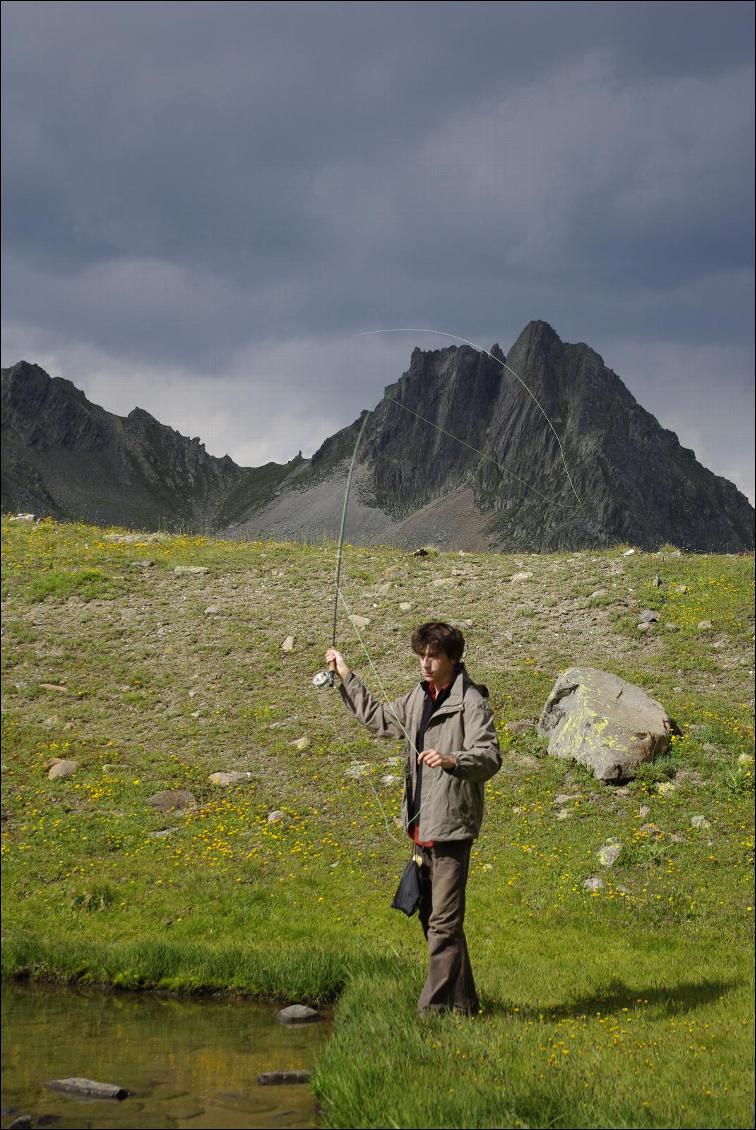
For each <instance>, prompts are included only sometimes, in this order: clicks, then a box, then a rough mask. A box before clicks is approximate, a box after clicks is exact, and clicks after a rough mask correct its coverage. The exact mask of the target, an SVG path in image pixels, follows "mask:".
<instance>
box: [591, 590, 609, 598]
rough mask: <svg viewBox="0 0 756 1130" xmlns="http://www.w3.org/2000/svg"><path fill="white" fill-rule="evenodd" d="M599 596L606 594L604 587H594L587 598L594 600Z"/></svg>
mask: <svg viewBox="0 0 756 1130" xmlns="http://www.w3.org/2000/svg"><path fill="white" fill-rule="evenodd" d="M600 596H606V589H594V590H593V592H592V593H591V595H590V596H589V597H588V599H589V600H596V599H597V598H598V597H600Z"/></svg>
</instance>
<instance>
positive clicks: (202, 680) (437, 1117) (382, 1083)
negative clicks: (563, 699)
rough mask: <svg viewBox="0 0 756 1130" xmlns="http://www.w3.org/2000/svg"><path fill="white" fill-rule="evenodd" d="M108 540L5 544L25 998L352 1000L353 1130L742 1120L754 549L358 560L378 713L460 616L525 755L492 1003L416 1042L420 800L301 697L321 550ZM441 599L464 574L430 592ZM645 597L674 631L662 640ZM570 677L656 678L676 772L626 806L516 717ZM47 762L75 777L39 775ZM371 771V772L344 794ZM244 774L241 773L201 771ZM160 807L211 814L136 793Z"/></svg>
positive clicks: (74, 535)
mask: <svg viewBox="0 0 756 1130" xmlns="http://www.w3.org/2000/svg"><path fill="white" fill-rule="evenodd" d="M112 532H116V531H112ZM121 532H122V531H121ZM105 535H106V532H105V531H103V530H99V529H95V528H93V527H90V526H84V525H81V524H70V525H60V524H55V523H52V522H43V523H41V524H39V525H26V524H21V523H10V522H7V521H4V522H3V542H4V568H3V644H4V646H3V665H4V683H3V686H4V712H3V735H2V736H3V837H2V850H3V872H4V882H3V909H4V921H3V929H4V937H3V947H2V959H3V972H4V975H5V976H9V977H34V978H39V979H45V978H49V979H56V980H62V981H69V982H74V983H92V984H97V983H106V984H112V985H117V986H120V987H122V988H124V989H129V988H160V989H162V990H169V991H174V992H202V991H213V992H215V991H218V990H227V991H230V992H243V993H252V994H255V995H256V996H260V997H267V998H269V999H277V1000H292V999H299V1000H306V1001H309V1002H311V1003H316V1004H324V1003H327V1002H333V1001H337V1002H338V1004H337V1008H336V1019H335V1026H334V1035H333V1037H332V1039H331V1040H330V1042H329V1044H328V1046H327V1048H326V1051H325V1053H324V1055H323V1056H322V1058H321V1060H320V1063H319V1065H318V1068H317V1073H316V1077H315V1080H314V1086H315V1089H316V1091H317V1093H318V1096H319V1101H320V1105H321V1109H322V1111H323V1119H324V1121H325V1122H326V1124H328V1125H332V1126H407V1127H413V1126H431V1125H432V1126H439V1127H443V1126H449V1127H458V1126H469V1127H491V1126H528V1127H529V1126H565V1127H567V1126H572V1127H577V1126H602V1127H606V1126H639V1127H641V1126H642V1127H647V1126H708V1127H711V1126H750V1125H752V1088H753V1063H752V1058H751V1041H752V1031H753V1030H752V1022H753V967H752V956H753V945H752V937H753V905H754V900H753V885H752V884H753V879H752V869H753V762H752V760H751V761H749V760H748V756H749V755H752V753H753V718H752V715H753V697H752V696H753V689H752V658H751V652H752V642H753V641H752V637H753V559H752V558H751V557H746V556H714V555H708V556H699V557H691V556H687V555H686V556H683V557H680V558H670V557H666V556H664V555H662V554H660V555H655V554H636V555H633V556H632V557H630V558H622V557H621V556H620V552H619V550H613V551H601V552H599V551H597V552H593V553H591V552H586V553H581V554H577V555H576V554H572V553H570V554H546V555H541V556H538V555H532V554H524V555H523V554H518V555H508V556H499V555H488V554H482V553H481V554H472V555H469V556H465V557H459V556H458V555H456V554H448V553H434V554H433V555H430V556H429V557H427V558H413V557H411V556H410V555H409V554H407V553H403V552H401V551H399V550H397V549H392V548H387V547H378V548H374V547H370V548H352V547H349V548H348V549H347V551H346V558H345V574H344V580H343V587H344V591H345V595H346V597H347V600H348V601H349V606H350V610H351V611H353V612H356V613H358V614H360V615H365V616H368V617H369V618H370V621H371V622H370V625H369V626H368V627H367V629H365V631H364V633H363V634H364V636H365V639H366V641H367V643H368V646H369V648H370V654H371V657H372V659H373V661H374V663H375V664H376V666H377V668H378V670H379V672H380V675H381V679H382V681H383V683H384V686H385V688H386V693H387V694H388V695H390V696H394V695H397V694H400V693H403V691H404V690H406V689H407V687H408V686H410V685H411V682H412V681H413V680H414V679H415V678H416V677H417V672H416V661H415V659H414V657H413V656H412V655H411V654H410V652H409V647H408V643H407V640H408V636H409V632H410V630H411V629H412V627H413V626H414V625H415V624H416V623H417V622H419V621H420V620H423V619H430V618H436V617H440V618H444V619H460V620H461V619H470V620H472V622H473V626H472V627H471V628H470V629H469V630H468V629H465V635H466V637H467V639H468V666H469V669H470V672H471V674H472V676H473V677H474V678H476V679H480V680H481V681H483V682H485V683H486V684H487V685H488V686H489V687H490V690H491V701H492V705H493V708H494V711H495V715H496V721H497V730H498V732H499V735H500V739H501V745H502V749H503V751H504V766H503V769H502V771H501V773H499V774H498V776H497V777H496V778H494V780H493V781H492V782H490V784H489V785H488V787H487V809H486V818H485V821H484V825H483V832H482V835H481V838H480V840H479V841H477V843H476V846H475V850H474V853H473V857H472V864H471V877H470V883H469V887H468V916H467V923H466V930H467V936H468V943H469V946H470V951H471V955H472V960H473V967H474V970H475V974H476V980H477V983H478V988H479V992H480V995H481V1000H482V1003H483V1011H482V1013H481V1015H480V1016H479V1017H477V1018H476V1019H474V1020H472V1021H469V1020H462V1019H458V1018H454V1017H446V1018H437V1019H435V1020H433V1021H431V1022H429V1023H427V1024H426V1023H420V1022H418V1021H417V1019H416V1018H415V1014H414V1009H415V1003H416V1000H417V996H418V995H419V991H420V986H421V983H422V980H423V977H424V970H425V960H426V957H425V946H424V943H423V940H422V934H421V931H420V928H419V925H418V923H417V922H416V921H415V920H412V921H407V920H406V919H405V918H404V916H402V915H399V914H397V912H396V911H392V910H391V909H390V905H389V904H390V901H391V897H392V895H393V892H394V889H395V886H396V883H397V881H398V876H399V874H400V872H401V869H402V867H403V865H404V862H405V860H406V858H407V846H406V843H407V841H406V840H403V839H402V837H401V836H400V835H399V834H398V832H397V830H396V828H395V826H394V819H395V817H396V815H397V814H398V811H399V803H400V788H401V786H400V785H394V786H388V787H387V786H386V785H384V784H382V783H381V778H382V777H383V776H385V775H386V774H393V775H395V776H397V777H401V773H402V770H401V766H397V765H395V764H393V763H392V759H393V758H396V757H397V756H398V755H399V754H400V749H401V745H400V743H395V742H380V741H377V740H374V739H372V738H371V737H370V736H369V734H367V731H365V730H364V728H362V727H360V726H359V725H358V724H357V723H356V722H355V721H354V720H352V719H350V717H349V716H348V714H347V713H346V711H345V708H344V706H343V704H342V703H341V700H340V698H339V696H338V694H335V693H329V692H327V691H318V690H316V689H315V688H314V687H312V685H311V683H310V679H311V676H312V674H314V673H315V672H316V671H317V670H319V669H320V668H321V666H322V662H323V652H324V650H325V647H326V646H327V645H328V643H329V640H330V619H331V616H332V586H333V561H334V546H333V545H331V544H323V545H318V546H312V545H292V544H284V543H273V542H256V543H248V542H247V543H244V542H221V541H214V540H212V539H209V538H197V537H188V536H183V535H180V536H168V535H163V536H162V537H161V538H160V539H159V540H152V539H150V538H149V536H148V535H144V537H142V538H141V539H138V540H136V541H134V542H123V541H121V542H117V541H112V540H109V539H108V538H107V537H106V536H105ZM145 559H149V560H151V561H152V562H153V564H152V565H151V566H139V565H138V562H140V561H144V560H145ZM180 564H199V565H205V566H207V567H208V568H209V573H207V574H204V575H197V576H176V575H175V574H174V572H173V569H174V567H175V566H176V565H180ZM390 567H397V568H396V569H395V571H394V572H393V573H390V575H389V576H388V577H387V576H386V570H388V569H389V568H390ZM453 570H457V572H456V573H453V572H452V571H453ZM523 570H526V571H531V572H532V573H533V577H532V578H531V579H529V580H527V581H524V582H518V583H516V584H511V583H510V582H509V581H508V578H509V577H511V575H512V574H513V573H515V572H519V571H523ZM654 575H658V576H659V578H660V582H661V583H660V585H659V586H658V587H657V586H655V585H654V584H653V578H654ZM446 577H455V579H458V580H461V582H462V583H461V585H459V586H458V585H456V584H453V585H444V586H440V587H436V586H434V585H433V584H432V582H433V580H434V579H440V578H446ZM386 586H388V588H387V587H386ZM681 586H685V587H686V591H685V592H681V591H679V589H680V587H681ZM599 588H603V589H605V590H606V592H605V595H603V596H602V597H600V598H594V599H593V600H590V594H591V593H592V592H594V591H595V590H597V589H599ZM403 601H410V602H411V603H412V609H411V611H409V612H403V611H401V610H400V608H399V605H400V603H401V602H403ZM211 606H214V607H216V608H218V613H217V614H215V613H210V614H206V612H205V609H207V608H209V607H211ZM643 608H657V609H659V611H660V622H659V624H657V625H654V626H653V627H652V629H651V630H650V631H649V632H648V633H646V634H641V633H639V632H638V629H637V627H636V624H637V619H636V616H637V612H639V611H640V610H641V609H643ZM701 620H710V621H711V622H712V628H711V629H699V628H698V624H699V622H700V621H701ZM665 621H669V622H674V623H675V624H676V625H677V629H678V630H677V631H674V632H673V631H670V630H669V629H666V628H665V627H664V622H665ZM339 624H340V628H339V630H340V644H341V646H342V648H343V650H345V652H346V654H347V656H348V658H349V659H350V660H351V662H352V663H353V665H354V666H355V667H356V668H357V669H358V670H359V671H360V672H361V673H362V674H364V675H365V678H366V681H367V682H368V683H369V684H370V685H371V686H373V687H374V688H375V689H376V691H377V690H378V687H377V684H376V680H375V677H374V676H373V674H372V672H371V671H370V669H369V666H368V663H367V660H366V658H365V656H364V654H361V652H360V645H359V643H358V642H357V639H356V637H355V636H354V635H353V634H352V628H351V625H350V624H349V621H348V620H347V618H346V617H345V616H342V617H341V618H340V622H339ZM289 634H293V635H295V636H296V641H297V642H296V646H295V650H294V651H293V652H292V653H291V654H285V653H283V652H282V651H281V643H282V641H283V639H284V638H285V637H286V636H287V635H289ZM577 664H581V665H589V666H596V667H603V668H604V669H607V670H611V671H615V672H616V673H617V674H619V675H622V676H623V677H626V678H629V679H631V680H632V681H633V682H637V683H639V684H640V685H642V686H643V687H645V688H646V689H647V690H648V691H649V693H651V694H652V695H653V696H654V697H655V698H657V699H659V700H660V701H661V702H662V703H663V705H664V706H665V708H666V709H667V711H668V713H669V714H670V716H671V717H673V719H674V720H675V723H676V726H677V732H676V735H675V739H674V741H673V743H672V746H671V748H670V751H669V753H668V754H667V755H665V756H664V757H662V758H659V759H658V760H657V761H656V762H655V763H653V764H651V765H647V766H644V767H643V768H642V770H641V771H640V772H639V773H638V776H637V777H636V779H635V780H634V781H633V782H631V783H630V785H629V786H628V787H627V788H626V789H624V790H617V789H616V788H611V787H607V786H602V785H601V784H599V783H598V782H596V781H595V780H594V779H593V777H592V776H591V774H590V773H589V772H588V771H587V770H585V769H584V768H582V767H581V766H577V765H574V764H571V763H566V762H562V761H558V760H556V759H553V758H550V757H548V756H547V755H546V752H545V748H544V743H543V741H542V740H541V739H539V738H538V737H537V735H536V733H535V731H533V730H525V731H524V732H523V733H521V734H518V735H515V734H513V733H512V732H511V731H509V730H508V729H507V727H506V724H507V723H508V722H510V721H516V720H520V719H523V718H532V719H537V717H538V714H539V712H540V709H541V707H542V705H543V702H544V700H545V698H546V697H547V695H548V693H549V690H550V689H551V686H552V685H553V683H554V681H555V679H556V677H557V675H558V674H559V672H560V671H562V670H564V669H565V668H566V667H568V666H572V665H577ZM302 737H307V738H308V739H309V746H308V747H307V748H306V749H305V750H304V751H298V750H297V749H296V747H295V745H294V744H293V743H294V742H296V740H297V739H299V738H302ZM51 757H73V758H74V759H75V760H76V761H77V762H78V763H79V768H78V770H77V771H76V773H75V774H74V775H73V776H71V777H69V778H67V779H65V780H60V781H50V780H48V778H47V775H46V771H45V764H46V762H47V761H48V759H49V758H51ZM353 761H362V762H367V763H369V764H370V770H369V773H368V775H367V777H366V778H363V779H360V780H355V779H352V778H350V777H348V776H346V775H345V770H346V769H348V768H349V766H350V764H351V762H353ZM226 769H243V770H246V771H248V772H250V773H251V780H250V781H249V782H248V783H245V784H243V785H241V786H237V787H234V788H227V789H224V788H220V787H218V786H214V785H212V784H211V783H210V782H209V780H208V776H209V775H210V774H211V773H212V772H215V771H217V770H226ZM666 783H670V784H672V785H673V786H674V787H673V789H672V790H671V791H668V792H666V793H665V792H664V790H663V786H664V785H665V784H666ZM660 786H662V789H661V791H660ZM166 788H181V789H188V790H190V791H191V792H192V794H193V795H194V797H195V800H196V807H194V808H192V809H190V810H188V811H184V812H181V811H173V812H168V813H161V812H160V811H159V810H157V809H156V808H155V807H153V806H151V805H149V804H147V803H146V802H147V801H148V799H149V798H150V797H151V796H152V795H154V794H155V793H157V792H158V791H159V790H162V789H166ZM560 793H564V794H569V795H571V796H573V797H574V799H572V800H570V801H567V802H564V803H563V804H562V805H560V806H556V805H555V803H554V799H555V797H556V796H557V795H558V794H560ZM559 808H562V809H564V810H566V811H567V813H568V815H567V816H566V818H565V819H557V812H558V809H559ZM273 810H278V811H281V812H283V814H284V815H283V817H282V818H281V819H279V820H277V821H275V822H270V821H269V819H268V816H269V814H270V813H271V812H272V811H273ZM697 815H701V816H704V817H705V818H706V820H707V821H708V825H709V826H708V828H707V827H705V826H704V827H698V828H697V827H694V826H693V825H692V823H691V821H692V818H693V817H694V816H697ZM610 838H614V839H617V840H619V841H620V842H621V844H622V852H621V854H620V856H619V858H618V860H617V862H616V863H615V864H614V866H613V867H612V868H611V869H608V868H605V867H602V866H601V865H600V864H599V862H598V860H597V852H598V850H599V849H600V848H601V847H602V845H604V844H605V843H606V841H607V840H608V839H610ZM591 875H601V876H602V878H603V879H604V883H605V886H604V887H603V888H602V889H600V890H599V891H596V892H591V891H589V890H587V889H586V888H585V887H584V886H583V883H584V880H585V879H586V878H587V877H588V876H591Z"/></svg>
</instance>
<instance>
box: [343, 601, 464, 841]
mask: <svg viewBox="0 0 756 1130" xmlns="http://www.w3.org/2000/svg"><path fill="white" fill-rule="evenodd" d="M338 596H340V597H341V603H342V604H343V605H344V608H345V610H346V614H347V616H348V617H349V622H350V623H351V625H352V627H353V628H354V631H355V633H356V635H357V639H358V640H359V641H360V644H361V646H362V650H363V651H364V652H365V655H366V657H367V661H368V663H369V664H370V667H371V670H372V672H373V674H374V675H375V677H376V680H377V682H378V686H379V687H380V688H381V693H382V695H383V698H384V702H385V709H386V710H388V711H389V712H390V713H391V715H392V717H393V718H394V720H395V721H396V723H397V725H398V726H399V729H400V730H401V731H402V733H403V734H404V736H405V738H406V739H407V741H408V742H409V745H410V748H411V750H412V752H413V753H414V754H415V756H416V757H419V756H420V751H419V750H418V748H417V746H416V745H415V742H414V741H413V739H412V737H411V736H410V734H409V731H408V730H407V728H406V727H405V726H404V724H403V722H402V720H401V718H400V717H399V716H398V714H397V713H396V711H395V710H394V708H393V707H392V705H391V703H390V702H389V701H388V695H387V694H386V688H385V687H384V685H383V680H382V679H381V676H380V674H379V673H378V668H377V667H376V666H375V664H374V663H373V660H372V658H371V656H370V652H369V651H368V649H367V645H366V644H365V641H364V640H363V638H362V636H361V634H360V630H359V628H358V627H357V625H356V624H355V622H354V620H353V618H352V614H351V612H350V611H349V606H348V605H347V602H346V599H345V598H344V594H343V592H342V591H341V589H339V590H338ZM438 772H439V774H441V773H442V772H443V770H442V769H439V770H438ZM439 779H440V777H439V776H437V777H435V778H434V779H433V781H432V782H431V787H430V789H429V790H428V793H427V795H426V797H425V800H423V801H421V803H420V808H419V809H418V811H417V814H416V818H417V819H418V827H419V826H420V824H419V817H420V813H421V812H422V811H423V809H424V808H425V805H426V804H427V802H428V801H429V800H430V796H431V793H432V792H433V786H434V785H435V784H436V781H438V780H439ZM368 784H369V785H370V788H371V789H372V791H373V796H374V797H375V799H376V801H377V802H378V807H379V808H380V810H381V815H382V816H383V823H384V824H385V826H386V832H387V834H388V835H389V836H390V837H391V839H392V840H393V841H394V843H397V844H398V843H402V842H403V841H402V840H400V839H399V838H398V837H397V836H395V835H394V833H393V832H392V831H391V828H390V826H389V822H388V817H387V815H386V811H385V809H384V807H383V805H382V804H381V798H380V797H379V796H378V793H377V792H376V790H375V786H374V785H373V782H372V781H371V780H370V778H368ZM408 815H409V814H408ZM412 822H413V821H412V820H408V821H407V823H406V824H404V825H403V828H402V830H403V831H404V832H406V831H407V829H408V828H409V826H410V824H411V823H412Z"/></svg>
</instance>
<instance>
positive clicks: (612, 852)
mask: <svg viewBox="0 0 756 1130" xmlns="http://www.w3.org/2000/svg"><path fill="white" fill-rule="evenodd" d="M621 853H622V844H618V843H612V844H605V845H604V847H602V848H600V849H599V851H598V853H597V854H598V860H599V863H600V864H601V866H602V867H613V866H614V864H615V863H616V862H617V860H618V859H619V856H620V855H621Z"/></svg>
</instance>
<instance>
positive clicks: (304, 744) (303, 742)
mask: <svg viewBox="0 0 756 1130" xmlns="http://www.w3.org/2000/svg"><path fill="white" fill-rule="evenodd" d="M290 744H291V745H292V746H293V747H294V749H298V750H299V751H300V752H301V751H302V750H303V749H307V748H308V746H309V744H310V739H309V738H297V740H296V741H295V742H291V743H290Z"/></svg>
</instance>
